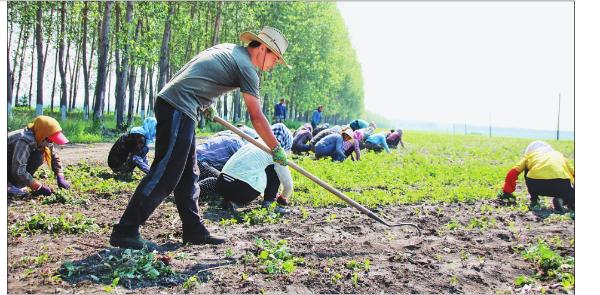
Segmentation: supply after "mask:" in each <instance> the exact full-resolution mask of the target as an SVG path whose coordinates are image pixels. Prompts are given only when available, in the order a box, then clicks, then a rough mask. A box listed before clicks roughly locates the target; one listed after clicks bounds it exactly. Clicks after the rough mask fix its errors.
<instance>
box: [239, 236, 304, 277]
mask: <svg viewBox="0 0 600 295" xmlns="http://www.w3.org/2000/svg"><path fill="white" fill-rule="evenodd" d="M254 245H255V246H256V248H257V252H256V255H255V254H254V253H246V254H245V255H244V256H242V261H243V263H244V264H253V263H256V264H258V267H259V269H260V270H261V271H262V272H263V273H266V274H290V273H293V272H294V271H295V270H296V268H297V266H298V265H302V264H304V258H301V257H295V256H293V255H292V254H291V253H290V252H289V247H288V243H287V241H286V240H280V241H278V242H277V243H275V242H274V241H272V240H263V239H260V238H257V239H256V240H255V242H254Z"/></svg>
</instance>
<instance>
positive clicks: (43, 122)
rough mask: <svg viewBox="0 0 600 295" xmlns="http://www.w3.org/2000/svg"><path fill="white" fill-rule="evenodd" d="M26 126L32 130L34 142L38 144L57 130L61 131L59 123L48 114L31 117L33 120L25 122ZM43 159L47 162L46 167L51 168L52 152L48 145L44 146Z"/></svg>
mask: <svg viewBox="0 0 600 295" xmlns="http://www.w3.org/2000/svg"><path fill="white" fill-rule="evenodd" d="M27 128H29V129H30V130H31V131H33V134H34V136H35V142H36V143H37V144H38V146H39V145H40V144H41V143H42V141H44V139H46V138H48V137H49V136H51V135H53V134H54V133H56V132H58V131H62V128H61V127H60V124H59V123H58V121H56V119H54V118H52V117H48V116H38V117H36V118H35V119H33V122H31V123H29V124H27ZM44 160H45V161H46V163H48V167H50V169H52V153H51V152H50V148H49V147H44Z"/></svg>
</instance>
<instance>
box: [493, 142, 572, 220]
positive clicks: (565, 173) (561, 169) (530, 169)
mask: <svg viewBox="0 0 600 295" xmlns="http://www.w3.org/2000/svg"><path fill="white" fill-rule="evenodd" d="M523 171H525V184H526V185H527V191H529V195H530V196H531V203H530V207H534V206H536V205H537V204H538V198H539V196H547V197H553V198H554V200H553V205H554V209H555V210H558V211H563V208H562V205H561V204H560V202H559V201H558V199H562V200H563V201H564V202H565V203H566V204H567V207H568V208H569V209H571V210H575V188H574V184H575V170H574V169H573V167H572V166H571V164H569V162H568V161H567V159H566V158H565V157H564V156H563V154H561V153H560V152H558V151H556V150H554V149H553V148H552V146H550V145H549V144H547V143H546V142H543V141H539V140H536V141H534V142H532V143H530V144H529V145H528V146H527V148H526V149H525V153H524V154H523V158H522V159H521V161H519V163H518V164H517V165H516V166H514V167H513V168H512V169H510V171H508V174H507V175H506V180H505V181H504V187H503V192H504V194H503V197H504V198H514V196H512V193H513V192H514V191H515V187H516V185H517V179H518V178H519V174H521V172H523Z"/></svg>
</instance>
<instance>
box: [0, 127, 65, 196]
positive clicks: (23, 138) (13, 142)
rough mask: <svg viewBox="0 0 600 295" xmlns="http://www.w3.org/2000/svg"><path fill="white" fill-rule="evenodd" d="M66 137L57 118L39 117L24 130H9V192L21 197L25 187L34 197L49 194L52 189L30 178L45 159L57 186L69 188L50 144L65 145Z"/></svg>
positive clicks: (58, 159)
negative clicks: (54, 176)
mask: <svg viewBox="0 0 600 295" xmlns="http://www.w3.org/2000/svg"><path fill="white" fill-rule="evenodd" d="M68 142H69V140H68V139H67V138H66V137H65V136H64V135H63V133H62V128H61V127H60V124H59V123H58V121H56V119H54V118H52V117H48V116H38V117H36V118H35V119H34V120H33V122H32V123H29V124H27V127H25V128H24V129H19V130H15V131H12V132H9V133H8V141H7V150H8V162H7V166H8V195H14V196H23V195H25V192H24V191H23V190H22V188H24V187H25V186H28V187H29V188H30V189H31V195H33V196H39V195H44V196H49V195H51V194H52V193H53V191H52V189H51V188H50V187H49V186H47V185H46V184H43V183H41V182H40V181H39V180H36V179H34V178H33V175H34V174H35V171H36V170H37V169H38V168H39V167H40V166H41V165H42V163H44V161H46V163H47V164H48V166H50V168H51V169H52V171H53V172H54V175H56V181H57V184H58V187H59V188H63V189H69V187H71V184H70V183H69V182H68V181H67V180H66V179H65V176H64V174H63V171H62V165H61V163H60V158H59V157H58V155H57V153H56V150H55V149H54V147H53V144H65V143H68Z"/></svg>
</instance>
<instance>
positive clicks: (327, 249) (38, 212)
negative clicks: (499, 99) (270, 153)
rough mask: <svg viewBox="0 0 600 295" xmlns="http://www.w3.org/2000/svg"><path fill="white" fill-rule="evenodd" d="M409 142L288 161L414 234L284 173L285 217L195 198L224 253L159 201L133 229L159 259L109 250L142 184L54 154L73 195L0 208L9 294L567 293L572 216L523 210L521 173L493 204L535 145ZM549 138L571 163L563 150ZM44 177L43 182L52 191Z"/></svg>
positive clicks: (92, 149)
mask: <svg viewBox="0 0 600 295" xmlns="http://www.w3.org/2000/svg"><path fill="white" fill-rule="evenodd" d="M404 140H405V142H406V143H407V147H406V148H405V149H400V150H392V151H393V153H392V154H385V153H381V154H375V153H371V152H369V153H363V156H362V160H361V161H359V162H352V161H349V160H348V161H345V162H343V163H332V162H330V161H328V160H314V159H313V158H312V156H310V157H296V156H294V157H293V158H292V159H293V160H294V161H296V162H297V163H298V164H299V165H300V166H302V167H304V168H305V169H307V170H308V171H310V172H311V173H313V174H315V175H317V176H318V177H320V178H322V179H323V180H325V181H327V182H329V183H330V184H332V185H333V186H334V187H336V188H338V189H340V190H341V191H343V192H344V193H346V194H347V195H349V196H350V197H352V198H354V199H355V200H356V201H358V202H359V203H361V204H363V205H365V206H367V207H368V208H370V209H372V210H373V211H375V212H376V213H377V214H379V215H381V216H383V217H385V218H386V219H388V220H390V221H392V222H412V223H416V224H418V225H419V226H420V227H421V229H422V233H423V235H422V236H421V237H417V236H415V235H414V232H412V231H410V230H409V229H405V230H403V229H401V230H398V231H390V230H388V229H386V228H385V227H384V226H382V225H380V224H378V223H376V222H374V221H373V220H371V219H369V218H368V217H366V216H364V215H360V214H359V213H358V211H356V210H355V209H353V208H351V207H347V206H346V205H345V204H344V203H343V202H342V201H340V200H338V199H337V198H336V197H335V196H333V195H330V194H329V193H328V192H326V191H325V190H323V189H321V188H320V187H318V186H317V185H315V184H313V183H311V182H310V181H309V180H307V179H304V178H303V177H302V176H301V175H299V174H298V173H295V172H293V177H294V181H295V183H294V185H295V189H294V195H293V196H292V198H291V199H290V201H291V209H292V212H291V213H290V214H289V215H285V216H279V215H277V214H276V213H274V212H273V211H271V210H266V209H260V208H259V206H258V203H253V204H252V205H251V206H249V208H244V209H242V212H238V213H237V214H233V213H231V212H228V211H223V210H221V209H219V208H218V200H216V199H208V200H201V203H200V205H201V210H202V212H203V214H204V218H205V222H206V224H207V226H208V228H209V230H211V231H212V232H215V233H217V234H220V235H223V236H226V237H227V238H228V242H226V243H225V244H223V245H219V246H189V245H182V244H181V242H180V241H181V232H180V226H181V223H180V220H179V216H178V214H177V210H176V207H175V203H174V200H173V198H172V197H169V198H167V200H166V201H165V202H164V203H163V204H161V205H160V206H159V208H158V209H157V210H156V211H155V213H154V214H153V216H151V218H150V220H148V223H147V225H146V226H145V227H143V229H142V234H143V235H144V237H145V238H147V239H150V240H152V241H154V242H157V243H158V244H159V245H161V250H162V251H160V252H159V253H148V252H145V251H123V250H121V249H116V248H112V247H110V245H109V244H108V237H109V235H110V231H111V225H112V224H113V223H116V222H117V221H118V218H119V217H120V215H121V214H122V212H123V210H124V209H125V206H126V204H127V201H128V197H129V196H130V195H131V194H132V192H133V190H134V189H135V187H136V185H137V182H138V181H139V179H140V178H141V177H142V175H141V174H134V176H133V177H132V178H131V179H125V178H122V177H116V176H115V175H113V173H112V172H111V171H110V169H108V167H106V164H105V161H106V157H107V155H108V151H109V149H110V147H111V144H110V143H97V144H88V145H84V144H76V145H69V146H66V147H63V148H62V150H61V151H60V153H61V156H62V158H63V161H64V162H65V163H66V164H67V165H68V168H67V169H66V171H65V174H66V177H67V179H68V180H69V181H71V183H72V188H71V190H70V191H68V192H66V191H61V192H59V193H57V194H55V195H53V196H50V197H45V198H44V197H39V198H31V197H27V198H20V199H19V198H10V199H9V200H8V233H9V236H8V263H9V264H8V291H9V293H31V292H36V293H55V292H65V293H67V292H68V293H72V292H77V293H79V292H86V293H91V292H116V293H125V292H127V293H152V294H154V293H161V292H166V293H186V292H190V293H263V292H264V293H271V292H279V293H280V292H294V293H299V292H301V293H308V292H314V293H380V292H385V293H520V292H525V293H526V292H533V293H544V292H545V293H560V294H567V293H573V292H574V289H575V286H574V281H575V279H574V267H573V265H574V254H575V253H574V251H575V250H574V241H575V240H574V225H575V222H574V214H570V213H569V214H564V215H558V214H552V213H553V212H552V211H551V209H550V208H551V205H550V200H549V199H548V198H542V200H543V201H544V202H543V206H542V207H541V208H534V209H533V211H531V210H530V209H529V208H528V207H527V204H528V199H527V191H526V188H525V187H524V185H523V181H522V178H523V176H522V175H521V177H520V182H519V185H518V186H517V192H516V194H515V195H516V196H517V203H516V204H514V205H511V206H506V205H503V204H500V203H499V202H498V201H497V200H496V194H497V193H498V192H499V191H500V189H501V186H502V183H503V181H504V176H505V173H506V172H507V171H508V169H509V168H510V167H511V166H512V165H513V164H514V163H516V161H518V160H519V158H520V156H521V153H522V151H523V149H524V148H525V146H526V145H527V144H528V143H529V142H530V141H531V140H527V139H512V138H496V137H492V138H489V137H485V136H458V135H457V136H453V135H447V134H435V133H424V132H413V131H407V132H406V133H405V137H404ZM550 143H551V144H552V145H553V147H554V148H556V149H557V150H559V151H561V152H562V153H563V154H565V156H567V157H568V158H569V159H570V160H571V161H572V160H573V158H574V144H573V142H572V141H560V142H550ZM152 154H153V151H151V152H150V155H151V156H152ZM48 171H49V170H48V169H47V167H46V168H45V169H43V171H40V172H38V173H39V176H41V177H44V176H43V174H46V175H47V177H48V178H50V179H48V180H47V182H48V183H49V184H50V185H54V184H55V181H54V179H53V177H54V176H53V175H52V173H51V172H48ZM136 173H137V172H136ZM54 188H55V189H56V186H54Z"/></svg>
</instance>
